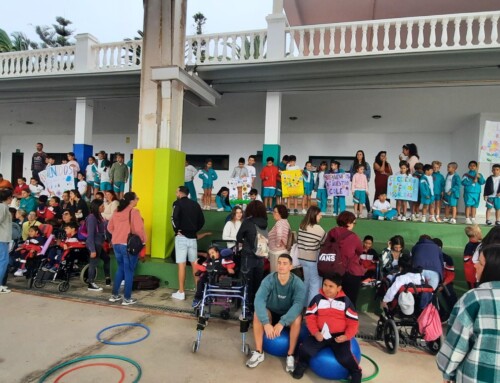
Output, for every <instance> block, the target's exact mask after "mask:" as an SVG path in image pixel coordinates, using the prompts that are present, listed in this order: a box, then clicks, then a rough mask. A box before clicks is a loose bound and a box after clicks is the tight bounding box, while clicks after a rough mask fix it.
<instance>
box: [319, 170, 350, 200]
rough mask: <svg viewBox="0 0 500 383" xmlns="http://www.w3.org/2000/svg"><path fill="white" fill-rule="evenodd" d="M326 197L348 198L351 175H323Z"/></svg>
mask: <svg viewBox="0 0 500 383" xmlns="http://www.w3.org/2000/svg"><path fill="white" fill-rule="evenodd" d="M325 185H326V192H327V194H328V196H334V197H348V196H349V195H350V194H351V175H350V174H349V173H336V174H325Z"/></svg>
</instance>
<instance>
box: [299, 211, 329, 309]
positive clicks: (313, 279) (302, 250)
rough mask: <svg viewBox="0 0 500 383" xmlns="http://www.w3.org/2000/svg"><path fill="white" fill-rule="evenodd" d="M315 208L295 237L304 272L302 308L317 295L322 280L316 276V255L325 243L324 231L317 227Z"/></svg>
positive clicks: (301, 224)
mask: <svg viewBox="0 0 500 383" xmlns="http://www.w3.org/2000/svg"><path fill="white" fill-rule="evenodd" d="M322 216H323V215H322V213H321V210H320V209H319V208H318V207H317V206H311V207H310V208H309V209H307V213H306V215H305V216H304V218H303V219H302V222H301V223H300V226H299V233H298V237H297V247H298V249H299V261H300V265H301V266H302V270H303V271H304V284H305V287H306V297H305V298H306V300H305V302H304V307H307V306H308V305H309V302H311V300H312V299H313V298H314V297H315V296H316V295H317V294H318V292H319V289H320V288H321V284H322V279H321V277H320V276H319V274H318V254H319V249H320V247H321V245H322V244H323V242H325V235H326V233H325V230H323V228H322V227H321V226H320V225H319V222H320V221H321V217H322Z"/></svg>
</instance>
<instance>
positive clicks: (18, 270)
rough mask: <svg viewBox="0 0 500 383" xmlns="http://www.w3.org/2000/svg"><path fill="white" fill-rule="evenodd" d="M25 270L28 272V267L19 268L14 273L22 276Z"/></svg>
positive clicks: (16, 275)
mask: <svg viewBox="0 0 500 383" xmlns="http://www.w3.org/2000/svg"><path fill="white" fill-rule="evenodd" d="M25 272H26V269H17V270H16V272H15V273H14V276H15V277H22V276H23V275H24V273H25Z"/></svg>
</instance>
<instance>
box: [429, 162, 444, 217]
mask: <svg viewBox="0 0 500 383" xmlns="http://www.w3.org/2000/svg"><path fill="white" fill-rule="evenodd" d="M441 165H442V164H441V162H440V161H432V181H433V182H434V214H435V217H436V222H441V218H439V213H440V212H441V200H442V199H443V195H444V177H443V175H442V174H441V173H440V172H439V171H440V170H441Z"/></svg>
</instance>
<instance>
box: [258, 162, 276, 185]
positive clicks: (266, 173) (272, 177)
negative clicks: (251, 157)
mask: <svg viewBox="0 0 500 383" xmlns="http://www.w3.org/2000/svg"><path fill="white" fill-rule="evenodd" d="M278 174H279V170H278V167H277V166H274V165H273V166H264V168H263V169H262V171H261V172H260V179H261V180H262V186H263V187H265V188H275V187H276V182H277V181H278ZM266 177H267V180H266Z"/></svg>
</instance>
